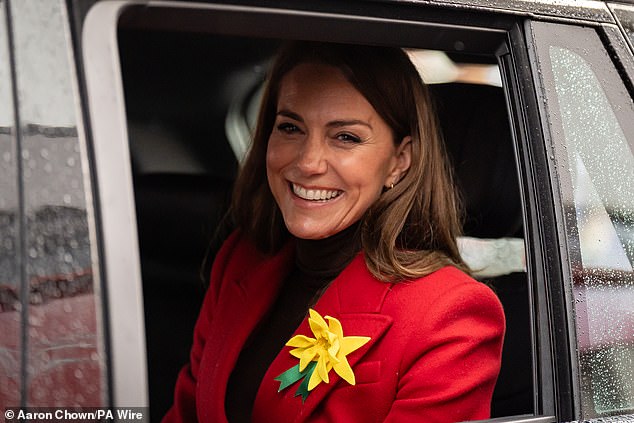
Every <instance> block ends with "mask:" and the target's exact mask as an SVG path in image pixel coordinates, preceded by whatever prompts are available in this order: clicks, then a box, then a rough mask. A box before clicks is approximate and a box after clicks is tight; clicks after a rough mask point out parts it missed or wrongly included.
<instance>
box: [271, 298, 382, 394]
mask: <svg viewBox="0 0 634 423" xmlns="http://www.w3.org/2000/svg"><path fill="white" fill-rule="evenodd" d="M309 313H310V317H309V318H308V324H309V325H310V329H311V330H312V332H313V335H314V336H315V337H314V338H309V337H307V336H304V335H296V336H294V337H292V338H291V339H290V340H289V341H288V342H287V343H286V346H289V347H295V349H293V350H291V351H290V353H291V355H292V356H294V357H297V358H299V364H297V365H296V366H293V367H291V368H290V369H288V370H287V371H285V372H284V373H282V374H281V375H279V376H278V377H276V378H275V380H277V381H279V382H280V387H279V389H278V390H277V391H278V392H280V391H281V390H282V389H286V388H288V387H289V386H291V385H292V384H294V383H295V382H297V381H298V380H300V379H302V378H303V379H304V380H303V381H302V383H301V384H300V385H299V387H298V388H297V391H296V392H295V396H298V395H301V396H302V401H306V397H308V394H309V393H310V392H311V391H312V390H313V389H315V387H316V386H317V385H319V384H320V383H321V382H325V383H329V379H328V373H329V372H330V370H331V369H334V370H335V372H336V373H337V374H338V375H339V376H341V378H342V379H344V380H345V381H346V382H348V383H349V384H351V385H354V384H355V380H354V373H353V372H352V368H351V367H350V364H349V363H348V359H347V358H346V356H347V355H348V354H350V353H351V352H353V351H355V350H357V349H359V348H360V347H362V346H363V345H364V344H365V343H366V342H368V341H369V340H370V338H368V337H367V336H345V337H344V336H343V328H342V327H341V322H339V320H337V319H335V318H334V317H330V316H326V320H328V324H326V320H324V318H323V317H321V315H320V314H319V313H317V312H316V311H315V310H313V309H309Z"/></svg>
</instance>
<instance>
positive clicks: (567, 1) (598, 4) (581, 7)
mask: <svg viewBox="0 0 634 423" xmlns="http://www.w3.org/2000/svg"><path fill="white" fill-rule="evenodd" d="M393 2H394V3H419V4H427V5H438V6H443V7H455V8H459V9H477V10H482V11H487V10H489V11H491V10H495V11H505V12H506V13H511V14H519V15H542V16H549V17H557V18H566V19H580V20H586V21H594V22H610V23H613V22H614V17H613V16H612V14H611V13H610V9H609V7H608V3H626V4H634V0H617V1H614V2H605V1H597V0H393Z"/></svg>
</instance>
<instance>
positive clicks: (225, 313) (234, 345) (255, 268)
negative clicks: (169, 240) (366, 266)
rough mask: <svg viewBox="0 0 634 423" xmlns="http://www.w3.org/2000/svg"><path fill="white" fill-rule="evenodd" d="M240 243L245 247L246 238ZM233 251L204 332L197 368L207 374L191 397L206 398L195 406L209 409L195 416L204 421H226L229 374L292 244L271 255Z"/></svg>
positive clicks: (285, 267)
mask: <svg viewBox="0 0 634 423" xmlns="http://www.w3.org/2000/svg"><path fill="white" fill-rule="evenodd" d="M242 245H246V246H247V247H249V245H248V244H246V243H242ZM243 249H244V248H243ZM236 254H238V255H239V257H240V259H237V260H234V261H233V263H237V264H239V265H240V266H239V267H235V268H228V269H227V270H226V273H225V275H226V277H225V280H223V283H222V286H221V287H220V289H221V292H220V294H219V299H220V300H219V302H218V304H216V307H215V309H214V310H212V313H213V315H214V318H212V319H211V321H212V324H211V327H210V328H209V332H208V338H207V339H208V340H209V341H208V343H207V345H206V349H207V352H206V354H205V355H204V361H203V362H201V373H203V374H204V373H207V374H209V375H210V376H209V377H205V378H202V379H201V380H200V385H199V388H198V392H199V396H198V397H197V401H199V402H201V403H204V402H209V403H210V405H212V406H211V407H201V409H204V410H213V411H212V414H210V415H207V416H200V417H201V419H202V420H204V421H214V422H222V421H225V422H226V416H225V408H224V403H225V396H226V390H227V383H228V381H229V376H230V375H231V372H232V371H233V368H234V366H235V363H236V361H237V359H238V356H239V355H240V351H241V350H242V347H243V346H244V343H245V342H246V340H247V338H248V336H249V334H250V333H251V332H252V331H253V330H254V328H255V327H256V325H257V324H258V322H259V321H260V320H261V319H262V318H263V316H264V314H265V313H266V311H267V310H268V308H269V307H270V305H271V304H272V303H273V301H274V299H275V297H276V295H277V292H278V290H279V288H280V286H281V282H282V281H283V280H284V278H285V277H286V275H287V274H288V272H289V271H290V268H291V264H292V259H293V245H292V243H289V244H288V245H287V246H286V247H285V248H284V249H283V250H282V251H281V252H280V253H279V254H276V255H275V256H273V257H263V256H261V255H260V254H259V253H257V251H246V250H245V251H237V252H236ZM245 263H252V266H245ZM210 289H211V288H210Z"/></svg>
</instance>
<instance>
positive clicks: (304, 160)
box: [267, 64, 411, 239]
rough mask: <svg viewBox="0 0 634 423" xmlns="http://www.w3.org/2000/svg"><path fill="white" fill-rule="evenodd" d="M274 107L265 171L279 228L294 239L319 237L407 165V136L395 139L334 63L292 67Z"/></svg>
mask: <svg viewBox="0 0 634 423" xmlns="http://www.w3.org/2000/svg"><path fill="white" fill-rule="evenodd" d="M307 81H310V83H306V82H307ZM277 108H278V112H277V118H276V119H275V128H274V129H273V131H272V132H271V135H270V137H269V143H268V151H267V175H268V180H269V186H270V187H271V191H272V193H273V197H274V198H275V201H276V203H277V204H278V206H279V208H280V210H281V212H282V216H283V219H284V222H285V223H286V228H287V229H288V230H289V232H290V233H291V234H293V235H294V236H296V237H298V238H302V239H321V238H327V237H329V236H332V235H334V234H336V233H338V232H339V231H341V230H343V229H345V228H347V227H348V226H350V225H351V224H352V223H354V222H356V221H358V220H360V219H361V217H362V216H363V214H365V212H366V210H368V209H369V208H370V206H371V205H372V204H373V203H374V202H376V200H377V199H378V198H379V196H380V195H381V192H382V191H383V190H384V189H387V188H391V187H393V186H394V184H395V183H397V182H398V180H399V179H400V178H401V175H402V174H404V173H405V172H406V171H407V169H408V168H409V164H410V159H411V145H410V137H407V138H406V139H404V140H399V141H398V142H396V140H394V135H393V134H392V130H391V129H390V127H389V126H388V125H387V123H385V121H384V120H383V119H382V118H381V116H379V114H378V113H377V112H376V111H375V110H374V108H373V107H372V105H371V104H370V103H369V102H368V101H367V100H366V99H365V97H363V95H361V93H360V92H359V91H357V90H356V89H355V88H354V86H353V85H352V84H351V83H350V82H348V81H347V80H346V78H345V76H344V75H343V74H342V73H341V72H340V71H339V70H338V69H337V68H335V67H334V66H328V65H323V64H301V65H298V66H297V67H296V68H294V69H292V70H291V71H290V72H289V73H288V74H287V75H286V76H285V77H284V78H283V79H282V81H281V86H280V93H279V100H278V107H277Z"/></svg>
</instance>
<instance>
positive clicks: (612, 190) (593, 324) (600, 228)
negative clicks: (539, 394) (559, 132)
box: [550, 47, 634, 418]
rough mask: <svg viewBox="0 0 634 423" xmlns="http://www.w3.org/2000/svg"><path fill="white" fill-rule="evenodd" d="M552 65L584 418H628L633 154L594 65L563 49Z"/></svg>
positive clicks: (632, 347)
mask: <svg viewBox="0 0 634 423" xmlns="http://www.w3.org/2000/svg"><path fill="white" fill-rule="evenodd" d="M550 58H551V61H552V68H553V74H554V79H555V86H556V92H557V98H558V100H559V107H560V113H561V120H562V125H563V131H564V136H565V139H566V153H565V154H566V155H567V161H568V165H569V169H568V170H569V172H570V175H571V179H572V188H573V195H574V204H573V205H571V206H570V209H569V210H568V211H567V213H568V214H567V220H568V222H576V225H574V224H573V225H571V224H570V223H569V224H568V231H569V236H570V237H572V238H573V239H574V238H576V237H578V240H579V248H580V251H579V254H578V257H580V259H581V262H580V263H578V262H577V263H572V266H573V272H574V282H575V286H574V291H575V292H574V294H575V307H576V323H577V338H578V343H579V345H578V346H579V355H580V359H581V366H582V368H581V379H582V380H581V384H582V395H583V396H584V398H583V401H582V402H583V404H584V407H585V408H584V417H585V418H588V417H596V416H600V415H610V414H615V413H622V412H624V411H627V410H632V409H634V273H633V269H632V264H633V263H634V155H633V154H632V150H631V147H630V145H629V144H628V140H627V139H626V137H625V135H624V133H623V130H622V129H621V126H620V124H619V121H618V120H617V117H616V115H615V113H614V111H613V110H612V107H611V105H610V102H609V100H608V98H607V97H606V94H605V93H604V91H603V89H602V87H601V84H600V83H599V80H598V79H597V77H596V75H595V74H594V72H593V71H592V69H591V68H590V66H589V64H588V63H587V62H586V61H585V60H584V59H583V58H582V57H581V56H579V55H578V54H576V53H575V52H572V51H570V50H567V49H564V48H559V47H551V48H550ZM628 118H630V119H634V116H629V117H628ZM573 260H574V255H573Z"/></svg>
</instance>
